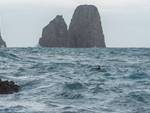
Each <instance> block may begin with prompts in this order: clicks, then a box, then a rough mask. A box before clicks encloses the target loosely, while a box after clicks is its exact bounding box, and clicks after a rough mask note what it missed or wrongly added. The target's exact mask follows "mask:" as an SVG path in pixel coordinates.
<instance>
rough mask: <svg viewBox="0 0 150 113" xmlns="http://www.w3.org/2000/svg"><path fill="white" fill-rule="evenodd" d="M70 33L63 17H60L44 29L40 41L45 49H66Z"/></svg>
mask: <svg viewBox="0 0 150 113" xmlns="http://www.w3.org/2000/svg"><path fill="white" fill-rule="evenodd" d="M67 36H68V31H67V25H66V23H65V21H64V19H63V17H62V16H60V15H58V16H56V17H55V18H54V20H52V21H51V22H50V23H49V24H48V25H47V26H46V27H45V28H44V29H43V33H42V37H41V38H40V40H39V44H40V46H43V47H66V46H67V45H66V43H67V40H68V38H67Z"/></svg>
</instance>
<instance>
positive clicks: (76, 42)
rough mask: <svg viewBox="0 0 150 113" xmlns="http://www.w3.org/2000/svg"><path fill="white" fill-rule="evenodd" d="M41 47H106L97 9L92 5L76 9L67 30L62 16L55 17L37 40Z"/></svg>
mask: <svg viewBox="0 0 150 113" xmlns="http://www.w3.org/2000/svg"><path fill="white" fill-rule="evenodd" d="M39 45H40V46H42V47H69V48H91V47H99V48H100V47H103V48H104V47H106V45H105V40H104V34H103V29H102V25H101V20H100V15H99V12H98V9H97V8H96V7H95V6H93V5H80V6H78V7H77V8H76V10H75V12H74V14H73V17H72V20H71V23H70V26H69V30H67V25H66V23H65V21H64V19H63V17H62V16H56V18H55V19H54V20H52V21H51V22H50V23H49V24H48V25H47V26H46V27H45V28H44V29H43V33H42V37H41V38H40V40H39Z"/></svg>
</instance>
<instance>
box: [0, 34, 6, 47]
mask: <svg viewBox="0 0 150 113" xmlns="http://www.w3.org/2000/svg"><path fill="white" fill-rule="evenodd" d="M1 47H6V43H5V42H4V40H3V39H2V36H1V33H0V48H1Z"/></svg>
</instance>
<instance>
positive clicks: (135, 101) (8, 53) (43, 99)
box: [0, 48, 150, 113]
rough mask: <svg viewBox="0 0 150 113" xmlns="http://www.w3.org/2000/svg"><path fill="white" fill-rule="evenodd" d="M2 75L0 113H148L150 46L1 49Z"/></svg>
mask: <svg viewBox="0 0 150 113" xmlns="http://www.w3.org/2000/svg"><path fill="white" fill-rule="evenodd" d="M99 66H100V67H99ZM0 78H2V79H3V80H6V79H7V80H13V81H15V82H16V83H17V84H19V85H21V87H22V89H21V91H20V92H19V93H15V94H11V95H0V113H150V49H95V48H94V49H47V48H9V49H0Z"/></svg>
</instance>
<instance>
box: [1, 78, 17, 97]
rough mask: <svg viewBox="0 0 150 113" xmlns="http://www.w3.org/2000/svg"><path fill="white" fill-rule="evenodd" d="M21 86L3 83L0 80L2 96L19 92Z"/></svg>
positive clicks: (7, 82) (10, 82)
mask: <svg viewBox="0 0 150 113" xmlns="http://www.w3.org/2000/svg"><path fill="white" fill-rule="evenodd" d="M19 89H20V86H18V85H16V84H15V83H14V82H13V81H2V80H1V79H0V94H12V93H15V92H18V91H19Z"/></svg>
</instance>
